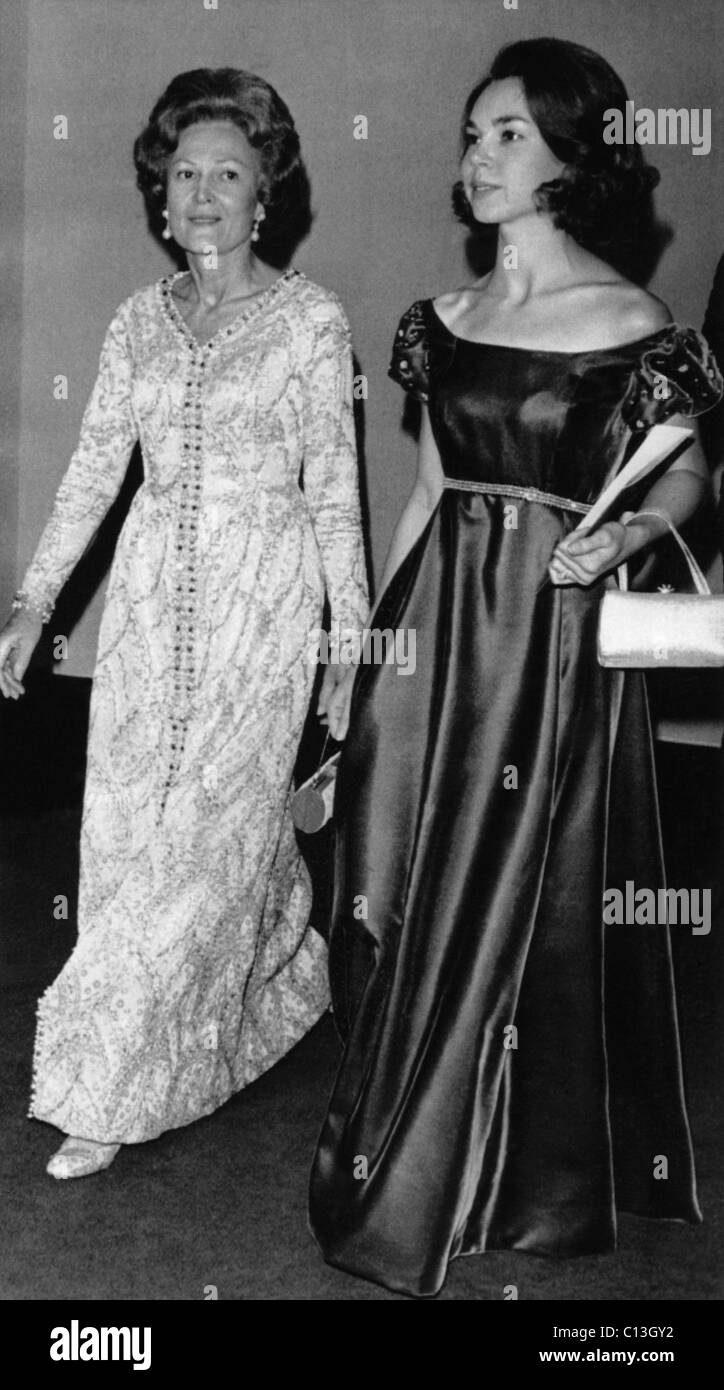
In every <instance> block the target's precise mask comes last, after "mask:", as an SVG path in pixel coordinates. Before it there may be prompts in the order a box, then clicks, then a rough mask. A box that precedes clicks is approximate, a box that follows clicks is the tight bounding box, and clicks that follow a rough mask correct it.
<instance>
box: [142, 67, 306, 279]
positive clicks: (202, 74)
mask: <svg viewBox="0 0 724 1390" xmlns="http://www.w3.org/2000/svg"><path fill="white" fill-rule="evenodd" d="M199 121H231V122H233V124H234V125H235V126H238V128H239V130H241V131H243V133H244V135H245V136H246V138H247V140H248V141H249V144H250V145H252V146H253V148H254V149H256V150H258V151H259V153H260V156H261V182H260V188H259V201H260V202H261V203H262V204H263V206H264V209H265V212H266V216H265V218H264V220H263V222H262V223H261V225H260V227H259V241H258V243H257V250H258V253H259V255H260V256H262V257H264V256H265V251H267V250H272V249H273V248H275V247H276V246H277V245H278V244H279V243H283V242H285V241H287V240H290V241H293V240H298V239H299V237H300V236H303V235H304V233H305V232H306V231H307V230H308V228H309V223H310V208H309V198H310V189H309V179H308V177H307V172H306V169H305V167H304V163H303V160H302V156H301V152H300V148H299V136H298V135H297V132H296V128H295V125H294V121H293V119H292V116H291V113H290V111H289V109H288V107H287V106H286V105H285V103H284V102H283V101H282V99H281V97H280V96H279V94H278V92H276V91H275V90H274V88H273V87H272V86H270V84H269V83H268V82H265V81H264V79H263V78H262V77H256V76H255V75H254V73H251V72H244V71H242V70H240V69H237V68H195V69H194V70H193V71H192V72H181V73H179V74H178V76H177V77H174V79H173V81H172V82H170V83H169V85H168V87H167V88H166V90H165V92H164V93H163V95H162V96H161V97H159V99H158V101H157V102H156V105H155V106H154V108H153V110H152V112H151V115H150V116H149V119H148V125H147V126H146V127H145V129H144V130H143V131H142V132H141V134H140V135H139V136H138V139H137V140H136V142H135V144H134V146H133V162H134V164H135V166H136V182H137V184H138V187H139V188H140V190H141V192H142V193H143V196H144V198H145V201H146V207H147V209H148V213H149V218H150V221H151V225H152V226H153V227H154V229H156V230H158V229H159V228H160V225H161V213H162V210H163V207H164V204H165V201H166V170H167V166H168V161H169V157H170V156H171V155H172V154H173V153H174V151H175V150H176V148H177V146H178V142H179V137H180V135H181V132H182V131H183V130H186V129H187V127H188V126H191V125H195V124H197V123H198V122H199Z"/></svg>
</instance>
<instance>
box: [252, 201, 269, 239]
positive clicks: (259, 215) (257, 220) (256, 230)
mask: <svg viewBox="0 0 724 1390" xmlns="http://www.w3.org/2000/svg"><path fill="white" fill-rule="evenodd" d="M265 217H266V213H265V212H264V209H263V208H262V210H261V212H258V213H257V214H256V217H255V218H254V221H253V222H252V224H251V240H252V241H258V240H259V225H260V223H261V222H263V221H264V218H265Z"/></svg>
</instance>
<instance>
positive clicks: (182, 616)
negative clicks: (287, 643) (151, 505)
mask: <svg viewBox="0 0 724 1390" xmlns="http://www.w3.org/2000/svg"><path fill="white" fill-rule="evenodd" d="M207 363H208V354H207V353H206V352H204V351H202V352H201V353H199V352H198V350H197V349H195V348H192V349H191V353H190V364H189V368H188V372H187V376H186V394H185V396H184V401H183V407H182V413H181V432H182V439H181V453H182V459H181V479H180V487H179V509H178V522H177V528H176V546H175V554H176V578H175V582H174V589H173V604H174V607H175V609H176V621H175V624H174V629H175V640H174V646H173V674H172V683H173V708H174V717H173V718H172V719H171V721H170V723H169V729H168V734H169V738H168V754H167V759H166V776H165V780H164V785H163V791H162V796H161V811H163V810H164V808H165V805H166V801H167V798H168V794H169V791H170V790H171V787H172V786H173V783H174V781H175V779H176V777H177V776H178V773H179V772H180V769H181V763H182V758H183V753H184V747H185V743H186V732H187V727H188V721H189V717H190V714H191V701H192V697H193V692H194V685H195V667H194V635H195V629H196V595H197V592H198V589H197V569H196V566H197V537H198V511H199V498H200V493H201V477H202V473H201V468H202V464H201V455H202V452H203V446H202V439H203V434H202V431H203V407H202V385H203V377H204V372H205V370H206V366H207Z"/></svg>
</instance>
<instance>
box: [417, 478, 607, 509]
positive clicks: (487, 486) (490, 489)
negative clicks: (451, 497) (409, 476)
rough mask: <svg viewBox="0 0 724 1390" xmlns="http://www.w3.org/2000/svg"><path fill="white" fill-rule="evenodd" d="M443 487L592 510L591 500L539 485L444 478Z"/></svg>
mask: <svg viewBox="0 0 724 1390" xmlns="http://www.w3.org/2000/svg"><path fill="white" fill-rule="evenodd" d="M442 485H443V487H447V488H453V489H455V490H456V491H457V490H458V489H459V490H460V491H461V492H485V493H491V494H492V495H493V496H494V497H520V498H521V500H522V501H524V502H542V503H543V505H544V506H548V507H560V508H561V509H562V510H563V511H566V512H580V513H581V515H582V516H585V514H586V512H590V510H591V504H590V503H589V502H574V501H573V498H572V497H557V496H556V494H555V493H554V492H541V490H540V488H537V487H516V486H515V484H514V483H477V482H473V481H472V480H471V479H469V478H443V482H442Z"/></svg>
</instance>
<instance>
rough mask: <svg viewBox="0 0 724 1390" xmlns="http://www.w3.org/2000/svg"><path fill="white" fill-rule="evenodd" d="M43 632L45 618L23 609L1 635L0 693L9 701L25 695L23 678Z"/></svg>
mask: <svg viewBox="0 0 724 1390" xmlns="http://www.w3.org/2000/svg"><path fill="white" fill-rule="evenodd" d="M42 630H43V623H42V619H41V618H39V617H37V616H36V615H35V614H34V613H30V612H27V611H24V610H23V609H21V610H20V611H19V612H18V613H14V614H13V616H12V618H11V619H10V621H9V622H7V623H6V624H5V627H4V628H3V630H2V632H0V691H1V692H2V694H3V695H5V696H6V697H7V698H8V699H9V700H19V699H20V696H21V695H24V694H25V686H24V685H23V676H24V675H25V672H26V670H27V667H28V662H29V661H30V658H31V656H32V655H33V652H34V650H35V648H36V646H37V644H38V640H39V638H40V634H41V632H42Z"/></svg>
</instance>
